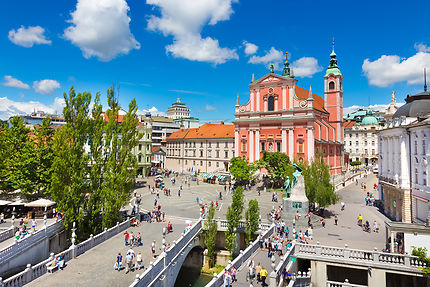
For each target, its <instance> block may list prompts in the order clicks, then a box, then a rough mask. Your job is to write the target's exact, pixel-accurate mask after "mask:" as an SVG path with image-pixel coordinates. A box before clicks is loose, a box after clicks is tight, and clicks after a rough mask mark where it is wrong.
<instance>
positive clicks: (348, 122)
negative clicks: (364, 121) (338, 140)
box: [344, 121, 356, 129]
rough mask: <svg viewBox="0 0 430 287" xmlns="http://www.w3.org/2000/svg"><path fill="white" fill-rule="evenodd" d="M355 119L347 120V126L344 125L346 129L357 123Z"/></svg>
mask: <svg viewBox="0 0 430 287" xmlns="http://www.w3.org/2000/svg"><path fill="white" fill-rule="evenodd" d="M355 123H356V122H355V121H347V122H345V126H344V128H345V129H350V128H352V127H353V126H354V125H355Z"/></svg>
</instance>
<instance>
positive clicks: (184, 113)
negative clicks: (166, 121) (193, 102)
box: [166, 98, 190, 119]
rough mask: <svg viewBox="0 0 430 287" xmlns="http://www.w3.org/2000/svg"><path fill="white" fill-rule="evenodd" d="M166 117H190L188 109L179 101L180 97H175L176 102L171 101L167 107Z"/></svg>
mask: <svg viewBox="0 0 430 287" xmlns="http://www.w3.org/2000/svg"><path fill="white" fill-rule="evenodd" d="M166 114H167V117H168V118H171V119H182V118H189V117H190V109H189V108H188V107H187V106H186V105H185V103H181V99H180V98H177V99H176V103H173V104H172V106H171V107H170V108H168V109H167V113H166Z"/></svg>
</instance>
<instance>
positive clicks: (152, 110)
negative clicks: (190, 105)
mask: <svg viewBox="0 0 430 287" xmlns="http://www.w3.org/2000/svg"><path fill="white" fill-rule="evenodd" d="M146 113H150V114H151V115H152V116H160V117H163V116H166V113H165V112H161V111H159V110H158V109H157V108H156V107H152V108H150V109H147V110H138V111H137V114H138V115H145V114H146Z"/></svg>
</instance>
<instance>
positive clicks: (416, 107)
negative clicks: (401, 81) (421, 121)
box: [393, 91, 430, 118]
mask: <svg viewBox="0 0 430 287" xmlns="http://www.w3.org/2000/svg"><path fill="white" fill-rule="evenodd" d="M405 101H406V104H404V105H403V106H401V107H400V108H399V109H398V110H397V111H396V112H395V113H394V115H393V118H399V117H402V116H405V117H412V118H418V117H428V116H429V115H430V92H427V91H424V92H422V93H419V94H416V95H414V96H410V95H408V97H407V98H406V99H405Z"/></svg>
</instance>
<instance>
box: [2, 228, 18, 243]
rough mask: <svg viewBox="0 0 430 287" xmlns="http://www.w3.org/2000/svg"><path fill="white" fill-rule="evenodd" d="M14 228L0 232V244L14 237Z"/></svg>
mask: <svg viewBox="0 0 430 287" xmlns="http://www.w3.org/2000/svg"><path fill="white" fill-rule="evenodd" d="M15 231H16V227H10V228H8V229H6V230H3V231H1V232H0V242H3V241H5V240H8V239H9V238H12V237H13V236H14V235H15Z"/></svg>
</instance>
